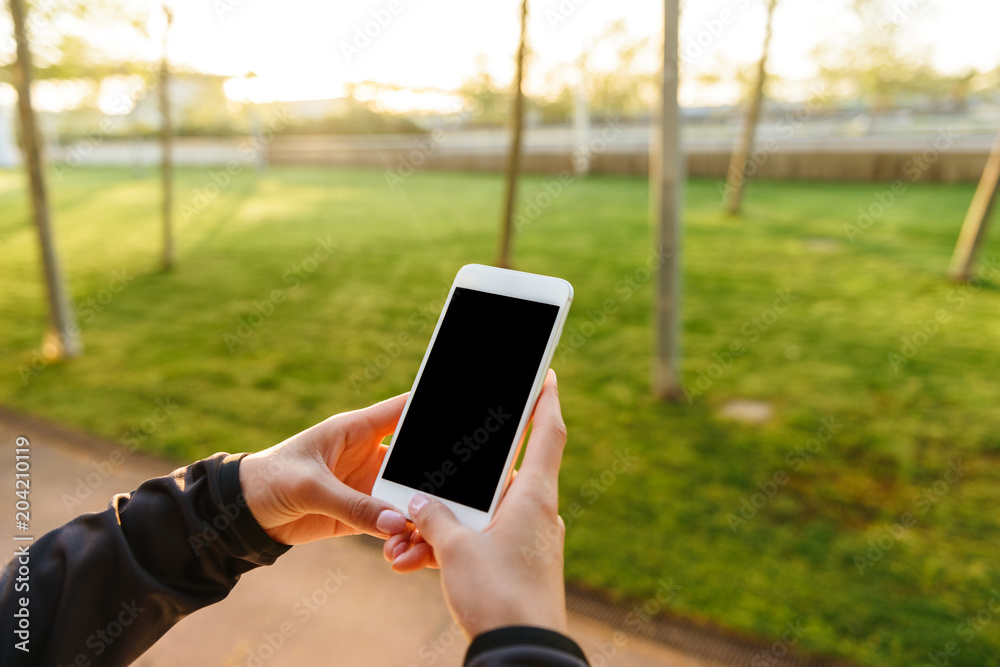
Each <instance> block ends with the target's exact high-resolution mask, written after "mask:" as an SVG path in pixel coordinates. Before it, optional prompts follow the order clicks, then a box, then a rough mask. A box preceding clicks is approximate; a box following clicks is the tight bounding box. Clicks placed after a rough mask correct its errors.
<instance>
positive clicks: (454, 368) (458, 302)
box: [383, 287, 559, 512]
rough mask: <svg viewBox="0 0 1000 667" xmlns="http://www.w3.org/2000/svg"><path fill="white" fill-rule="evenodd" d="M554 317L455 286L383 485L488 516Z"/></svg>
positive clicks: (552, 310) (521, 302)
mask: <svg viewBox="0 0 1000 667" xmlns="http://www.w3.org/2000/svg"><path fill="white" fill-rule="evenodd" d="M558 314H559V307H558V306H554V305H551V304H546V303H538V302H536V301H528V300H525V299H518V298H514V297H509V296H502V295H499V294H490V293H488V292H481V291H478V290H473V289H468V288H464V287H456V288H455V292H454V294H453V295H452V299H451V303H450V304H449V306H448V310H447V312H446V313H445V316H444V320H443V321H442V322H441V328H440V330H439V331H438V335H437V339H436V340H435V341H434V346H433V348H432V349H431V352H430V356H429V357H428V358H427V364H426V365H425V366H424V372H423V374H422V375H421V376H420V382H419V383H418V385H417V388H416V389H415V390H414V393H413V396H412V398H411V400H410V407H409V408H408V409H407V412H406V417H405V418H404V420H403V424H402V426H400V429H399V433H398V435H397V436H396V442H395V444H394V445H393V450H392V455H391V456H390V457H389V462H388V463H387V464H386V467H385V472H384V474H383V477H384V478H385V479H387V480H389V481H391V482H396V483H397V484H402V485H403V486H408V487H410V488H413V489H418V490H420V491H424V492H427V493H432V494H434V495H436V496H439V497H441V498H446V499H448V500H452V501H454V502H457V503H461V504H462V505H467V506H469V507H473V508H475V509H478V510H481V511H483V512H485V511H488V510H489V508H490V503H491V502H492V500H493V492H494V491H495V490H496V487H497V484H498V482H499V481H500V476H501V475H502V474H503V467H504V463H505V462H506V461H507V455H508V453H509V452H510V448H511V446H512V445H514V444H516V443H514V436H515V434H516V432H517V425H518V422H519V421H520V417H521V413H522V412H523V410H524V407H525V405H526V404H527V402H528V395H529V394H530V393H531V385H532V383H533V381H534V379H535V374H536V373H537V372H538V365H539V364H540V363H541V361H542V356H543V355H544V354H545V345H546V343H547V342H548V340H549V335H550V334H551V333H552V327H553V326H554V325H555V321H556V317H557V315H558Z"/></svg>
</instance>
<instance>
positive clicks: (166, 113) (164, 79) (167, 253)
mask: <svg viewBox="0 0 1000 667" xmlns="http://www.w3.org/2000/svg"><path fill="white" fill-rule="evenodd" d="M163 13H164V14H165V15H166V19H167V26H166V30H164V31H163V57H162V58H161V59H160V117H161V127H160V153H161V163H160V177H161V179H162V181H163V270H164V271H169V270H171V269H172V268H173V266H174V229H173V206H174V202H173V200H174V156H173V140H174V139H173V133H174V128H173V123H172V120H171V117H170V62H169V60H168V53H167V46H168V40H169V39H170V28H171V26H172V25H173V23H174V14H173V12H172V11H170V7H169V6H167V5H166V4H164V5H163Z"/></svg>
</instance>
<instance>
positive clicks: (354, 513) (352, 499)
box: [314, 479, 406, 535]
mask: <svg viewBox="0 0 1000 667" xmlns="http://www.w3.org/2000/svg"><path fill="white" fill-rule="evenodd" d="M317 491H318V493H316V495H315V496H314V498H315V500H316V501H317V502H316V505H317V508H316V509H317V511H318V512H320V513H321V514H325V515H327V516H330V517H333V518H334V519H338V520H339V521H342V522H344V523H346V524H347V525H349V526H350V527H351V528H353V529H354V530H356V531H358V532H362V533H368V534H369V535H385V534H389V535H394V534H396V533H400V532H402V531H403V529H404V528H405V527H406V518H405V517H404V516H403V515H402V514H400V513H399V511H398V510H397V509H396V508H395V507H393V506H392V505H390V504H388V503H386V502H385V501H382V500H378V499H376V498H372V497H371V496H369V495H368V494H367V493H362V492H360V491H356V490H354V489H352V488H351V487H349V486H347V485H346V484H344V483H343V482H341V481H340V480H338V479H332V480H329V482H328V483H326V484H322V485H321V487H320V489H318V490H317Z"/></svg>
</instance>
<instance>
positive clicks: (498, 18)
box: [107, 0, 1000, 105]
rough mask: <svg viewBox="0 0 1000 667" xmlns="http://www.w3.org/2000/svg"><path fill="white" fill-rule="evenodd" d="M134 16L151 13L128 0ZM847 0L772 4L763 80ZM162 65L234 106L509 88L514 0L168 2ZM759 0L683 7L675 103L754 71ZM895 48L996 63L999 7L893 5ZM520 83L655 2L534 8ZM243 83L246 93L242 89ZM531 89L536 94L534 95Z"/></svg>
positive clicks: (796, 67)
mask: <svg viewBox="0 0 1000 667" xmlns="http://www.w3.org/2000/svg"><path fill="white" fill-rule="evenodd" d="M131 1H132V2H134V4H135V5H136V6H137V7H147V8H148V7H156V6H158V3H152V2H148V1H145V0H131ZM848 1H849V0H779V4H778V9H777V11H776V14H775V25H774V38H773V41H772V51H771V70H772V71H773V72H775V73H776V74H778V75H780V76H781V77H783V78H785V79H790V80H799V81H804V80H807V79H808V78H809V77H810V76H812V75H813V74H814V73H815V63H814V62H813V61H812V59H811V58H810V53H811V52H812V50H813V48H815V46H816V45H817V44H819V43H820V42H824V41H830V40H831V39H835V36H836V35H837V34H846V33H847V32H849V31H850V30H851V28H852V24H851V21H852V16H851V14H850V13H849V12H848V11H846V8H847V5H848ZM170 2H171V5H172V7H173V10H174V14H175V20H174V29H173V32H172V34H171V40H170V53H171V58H172V59H173V60H174V61H176V62H178V63H181V64H184V65H186V66H188V67H191V68H194V69H197V70H200V71H205V72H211V73H217V74H224V75H229V76H241V75H243V74H245V73H247V72H249V71H253V72H254V73H255V74H256V75H257V77H258V78H257V80H256V81H255V82H253V83H252V84H247V83H239V82H237V83H234V84H233V85H231V86H230V87H229V89H227V90H228V92H230V94H231V95H233V96H234V97H253V98H255V99H256V100H257V101H267V100H295V99H320V98H325V97H337V96H340V95H342V94H343V93H344V86H345V84H346V83H347V82H352V81H353V82H360V81H364V80H376V81H380V82H384V83H393V84H399V85H403V86H407V87H413V88H438V89H453V88H455V87H457V86H458V85H459V84H460V83H461V82H462V80H463V79H465V78H467V77H468V76H469V75H471V74H472V73H473V72H475V70H476V61H477V57H482V58H484V59H485V61H486V63H487V66H488V68H489V69H490V71H491V73H493V74H494V75H495V76H496V77H497V78H498V79H500V80H502V81H509V80H510V78H511V76H512V72H513V58H512V56H513V52H514V48H515V45H516V41H517V30H518V12H519V5H520V2H519V0H488V1H483V0H480V1H478V2H471V1H469V0H353V1H350V2H349V1H347V0H282V1H281V2H280V3H279V2H278V1H277V0H170ZM764 4H765V0H687V2H684V3H683V7H684V9H683V16H682V21H681V30H680V32H681V37H680V39H681V58H682V63H683V65H684V72H683V74H682V77H683V79H682V88H681V98H682V103H684V104H686V105H703V104H721V103H729V102H732V101H734V100H735V98H736V97H737V96H738V92H739V91H738V90H735V89H732V90H728V89H725V88H722V89H721V90H717V89H713V90H712V91H706V90H704V88H703V87H701V86H698V85H697V83H696V82H695V81H694V77H693V76H685V75H686V74H694V73H696V72H698V71H700V70H704V69H706V68H709V67H710V66H711V65H712V63H713V62H715V61H716V59H718V58H720V57H722V58H725V59H726V60H729V61H734V62H740V63H751V62H753V61H755V60H756V59H757V58H758V57H759V54H760V49H761V42H762V39H763V31H764V18H765V11H764ZM890 5H891V6H892V7H893V12H892V15H893V16H894V17H895V18H894V20H895V21H896V22H897V23H898V24H899V25H900V26H901V32H902V35H903V38H904V43H905V44H907V45H908V46H909V47H910V48H912V49H913V50H929V51H930V54H931V58H932V62H933V63H934V64H935V65H936V66H937V67H938V69H940V70H942V71H945V72H961V71H967V70H968V69H969V68H971V67H975V68H978V69H981V70H988V69H993V68H995V67H997V66H998V65H1000V40H997V39H996V38H995V27H996V26H997V25H1000V2H996V0H891V1H890ZM530 7H531V12H530V15H529V25H528V31H529V40H530V44H531V48H532V50H533V52H534V59H533V60H532V64H533V68H532V70H531V71H529V79H528V82H527V88H528V91H529V93H531V92H537V90H538V88H539V87H540V85H541V82H540V79H539V78H538V77H537V76H536V77H534V78H532V77H531V72H532V71H533V72H535V73H536V74H537V73H538V72H540V71H544V70H547V69H551V68H553V67H555V66H557V65H558V64H560V63H571V62H573V61H574V60H575V59H576V58H577V57H578V56H579V54H580V53H581V52H582V51H583V50H584V49H586V48H587V45H588V44H590V43H591V42H592V40H593V39H594V37H595V36H596V35H598V34H599V33H601V32H602V30H604V28H605V27H606V26H607V25H608V24H609V23H610V22H612V21H615V20H618V19H623V20H624V21H625V24H626V26H627V28H628V30H629V32H630V33H631V34H633V35H635V36H636V37H642V36H649V35H655V34H657V32H658V31H659V30H660V27H661V25H662V19H661V16H662V3H660V2H656V1H653V0H532V2H531V3H530ZM153 15H154V19H153V20H152V21H151V22H150V25H149V29H150V32H151V33H153V34H154V35H156V36H157V38H156V39H154V40H151V41H149V42H145V43H143V42H137V41H134V40H133V41H129V40H124V39H122V40H114V39H109V40H107V41H108V42H109V43H112V44H114V46H113V47H112V48H116V49H118V50H119V51H120V55H121V56H122V57H130V56H140V57H145V58H150V59H153V58H158V55H159V49H160V46H159V38H158V35H159V34H161V33H162V29H163V21H162V17H161V16H160V15H159V13H154V14H153ZM248 86H249V87H248ZM533 88H534V89H535V90H534V91H533V90H532V89H533Z"/></svg>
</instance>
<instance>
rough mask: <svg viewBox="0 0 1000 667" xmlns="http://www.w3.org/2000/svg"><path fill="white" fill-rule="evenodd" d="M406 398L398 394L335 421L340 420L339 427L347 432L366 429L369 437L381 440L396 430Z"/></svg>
mask: <svg viewBox="0 0 1000 667" xmlns="http://www.w3.org/2000/svg"><path fill="white" fill-rule="evenodd" d="M406 397H407V394H400V395H399V396H396V397H394V398H390V399H388V400H385V401H382V402H381V403H376V404H375V405H372V406H369V407H367V408H363V409H361V410H354V411H353V412H346V413H344V414H342V415H338V416H337V417H336V419H338V420H342V421H341V425H342V426H343V427H344V428H345V429H348V432H350V430H353V429H358V428H361V429H367V430H368V431H370V432H371V435H373V436H375V437H377V438H378V439H379V440H382V438H384V437H385V436H387V435H389V434H391V433H392V432H393V431H395V430H396V424H398V423H399V417H400V415H402V414H403V406H405V405H406Z"/></svg>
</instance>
